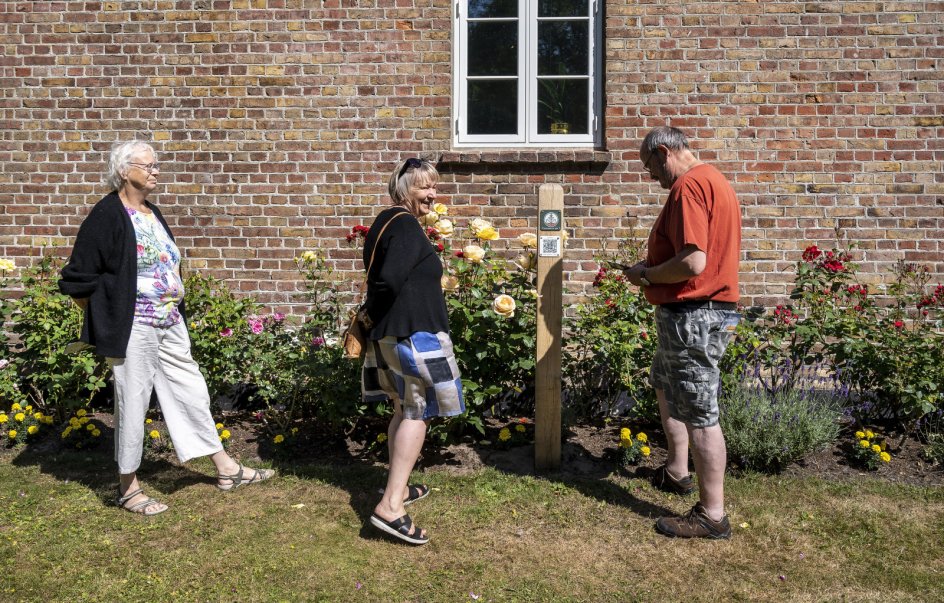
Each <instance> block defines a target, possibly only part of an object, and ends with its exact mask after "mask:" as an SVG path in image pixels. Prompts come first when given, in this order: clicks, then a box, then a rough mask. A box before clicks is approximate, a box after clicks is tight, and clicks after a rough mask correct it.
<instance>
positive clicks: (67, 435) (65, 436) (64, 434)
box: [62, 425, 72, 438]
mask: <svg viewBox="0 0 944 603" xmlns="http://www.w3.org/2000/svg"><path fill="white" fill-rule="evenodd" d="M70 433H72V426H71V425H70V426H68V427H66V428H65V431H63V432H62V437H63V438H67V437H69V434H70Z"/></svg>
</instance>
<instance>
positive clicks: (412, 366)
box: [361, 332, 465, 420]
mask: <svg viewBox="0 0 944 603" xmlns="http://www.w3.org/2000/svg"><path fill="white" fill-rule="evenodd" d="M361 391H362V392H363V395H364V400H365V401H366V402H379V401H383V400H387V399H398V400H400V406H401V408H402V409H403V416H404V418H407V419H419V420H426V419H431V418H433V417H452V416H455V415H461V414H462V413H463V412H465V402H463V400H462V379H461V377H460V376H459V367H458V365H456V358H455V356H454V355H453V352H452V340H451V339H449V334H448V333H443V332H439V333H435V334H434V333H425V332H419V333H414V334H413V335H411V336H410V337H393V336H391V337H384V338H383V339H381V340H379V341H368V343H367V349H366V350H365V353H364V368H363V370H362V373H361Z"/></svg>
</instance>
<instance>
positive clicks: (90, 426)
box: [85, 423, 95, 431]
mask: <svg viewBox="0 0 944 603" xmlns="http://www.w3.org/2000/svg"><path fill="white" fill-rule="evenodd" d="M85 428H86V429H87V430H89V431H95V423H89V424H88V425H86V426H85Z"/></svg>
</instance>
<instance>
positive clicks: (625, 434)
mask: <svg viewBox="0 0 944 603" xmlns="http://www.w3.org/2000/svg"><path fill="white" fill-rule="evenodd" d="M632 435H633V432H631V431H630V430H629V427H624V428H622V429H620V439H621V440H628V439H629V438H631V437H632Z"/></svg>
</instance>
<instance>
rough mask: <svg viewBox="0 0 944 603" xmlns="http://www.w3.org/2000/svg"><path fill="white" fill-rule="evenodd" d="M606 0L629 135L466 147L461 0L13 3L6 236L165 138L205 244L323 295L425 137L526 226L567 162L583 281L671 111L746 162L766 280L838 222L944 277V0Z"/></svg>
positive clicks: (7, 26)
mask: <svg viewBox="0 0 944 603" xmlns="http://www.w3.org/2000/svg"><path fill="white" fill-rule="evenodd" d="M606 5H607V6H606V28H605V29H606V41H605V48H606V61H605V69H606V85H605V93H606V104H607V108H606V132H605V139H606V142H605V147H606V148H605V151H606V152H604V153H601V152H597V153H593V152H576V153H575V152H573V151H568V152H562V153H553V152H541V153H538V152H524V153H509V152H504V153H502V152H491V153H474V152H470V151H467V150H463V151H462V152H456V151H453V150H451V131H450V125H451V112H452V110H451V99H450V95H451V83H452V78H451V68H452V56H451V53H452V42H451V37H452V35H451V27H452V21H451V10H452V2H451V0H358V1H353V0H324V1H310V0H304V1H303V0H272V1H265V0H235V1H233V2H222V1H210V0H202V1H177V2H174V1H170V0H167V1H164V0H154V1H150V0H149V1H141V2H102V3H99V2H34V1H23V2H4V3H2V4H0V39H2V44H3V49H4V53H3V55H2V58H0V82H2V85H0V199H2V204H0V256H2V257H11V258H14V259H17V260H18V263H20V264H22V263H25V261H26V259H25V258H26V257H28V256H35V255H36V254H37V249H36V245H37V244H38V242H40V241H42V240H53V241H56V242H59V243H61V244H63V245H64V246H65V248H64V249H63V251H62V252H63V253H67V249H68V245H69V244H70V243H71V241H72V237H73V236H74V235H75V232H76V230H77V227H78V224H79V223H80V222H81V220H82V217H83V216H84V215H85V213H86V212H87V211H88V208H89V207H90V206H91V204H93V203H94V202H95V201H97V200H98V199H99V198H100V197H101V196H102V195H103V194H104V193H105V192H106V191H105V190H104V188H103V186H102V185H101V184H100V173H101V168H102V165H103V159H104V157H105V156H106V154H107V151H108V149H109V147H110V146H111V144H112V142H114V141H115V140H125V139H129V138H131V137H140V138H147V139H151V140H153V141H154V144H155V146H156V148H157V149H158V152H159V155H160V161H161V164H162V176H161V180H162V182H163V183H164V184H163V187H162V189H160V190H159V193H158V194H156V195H155V197H154V200H155V201H156V202H158V203H159V204H160V205H161V207H162V208H163V211H164V213H165V215H166V216H167V217H168V218H169V222H170V223H171V226H172V227H173V228H174V230H175V234H176V235H177V237H178V240H179V242H180V244H181V246H182V247H183V248H184V251H185V255H186V257H187V259H188V261H189V266H190V269H208V270H210V271H212V273H213V274H215V275H216V276H219V277H222V278H226V279H228V280H229V281H230V283H231V284H232V285H233V286H234V287H236V288H238V289H240V290H242V291H244V292H247V293H253V294H255V295H257V296H258V297H259V298H260V299H262V300H264V301H268V302H273V303H277V304H279V305H282V306H288V305H291V304H293V303H295V302H297V301H299V298H298V297H297V296H296V295H295V293H297V292H298V291H299V289H300V287H299V283H298V282H297V279H296V277H297V273H296V272H295V266H294V262H293V258H294V257H295V256H296V255H297V254H298V253H299V252H300V251H301V250H304V249H308V248H315V247H319V248H325V247H327V248H329V251H328V253H329V255H330V257H332V258H334V259H335V260H336V267H337V268H339V269H340V270H352V269H354V268H355V261H354V258H355V257H356V256H357V253H356V252H355V251H354V250H352V249H350V248H348V247H347V245H346V243H344V241H343V237H344V235H345V234H346V233H347V232H348V231H349V229H350V227H351V226H352V225H354V224H358V223H362V222H368V221H369V219H370V217H371V216H372V215H374V214H375V213H377V211H379V209H380V208H381V207H382V206H384V205H386V204H387V203H388V201H387V199H386V198H385V190H386V178H387V174H388V172H389V170H390V169H391V167H392V165H393V163H394V162H395V161H397V160H398V159H400V158H402V157H404V156H411V155H417V154H423V155H424V156H427V157H431V158H436V159H439V160H441V168H442V169H441V171H442V175H443V186H442V192H443V193H444V197H445V198H444V199H443V200H444V201H446V202H447V203H449V204H450V205H452V207H453V213H454V214H458V215H459V216H478V215H484V216H485V217H488V218H490V219H493V220H494V221H495V223H496V225H497V226H499V227H500V228H501V229H502V234H503V236H505V235H516V234H518V233H519V232H521V231H522V230H524V229H526V228H528V227H531V228H533V227H534V226H535V213H536V202H537V197H536V194H537V188H538V186H539V185H540V184H542V183H544V182H559V183H561V184H563V186H564V189H565V195H566V197H565V199H566V201H565V202H566V206H567V210H566V216H567V219H568V224H567V226H568V227H569V228H570V229H571V231H572V234H573V239H572V240H571V243H570V247H569V250H568V254H569V261H568V263H567V268H568V269H569V274H570V276H571V279H572V280H573V281H574V282H575V285H574V287H573V288H574V289H575V290H579V288H580V287H581V284H582V283H583V284H585V283H586V282H587V281H588V280H589V279H590V278H592V273H593V271H594V270H595V264H594V263H593V262H592V257H593V254H594V252H595V250H596V249H598V248H599V247H600V246H601V244H602V242H603V241H605V240H606V239H607V238H610V240H613V239H612V237H614V236H622V235H626V234H628V233H630V232H631V230H632V228H633V224H634V221H633V220H631V219H630V218H636V217H638V219H639V223H638V227H637V230H638V231H639V232H640V233H643V234H644V232H645V229H646V227H647V226H648V225H649V224H650V223H651V220H652V218H654V216H655V214H656V212H657V211H658V208H659V204H660V203H661V200H662V198H663V195H664V193H663V191H661V190H660V189H659V188H658V186H657V185H655V184H654V183H650V182H649V181H647V180H646V179H645V178H643V173H642V170H641V166H640V165H639V162H638V153H637V149H638V145H639V141H640V139H641V137H642V136H643V135H644V134H645V132H646V131H648V129H649V128H651V127H653V126H656V125H662V124H665V123H669V124H671V125H675V126H678V127H681V128H683V129H684V130H685V131H686V132H688V133H689V135H690V137H691V138H692V139H693V146H694V147H695V150H696V152H697V154H698V155H699V157H700V158H702V159H704V160H707V161H710V162H712V163H714V164H715V165H716V166H718V167H719V168H720V169H721V170H722V171H723V172H724V173H726V174H727V175H729V177H730V178H731V179H732V180H733V181H734V182H735V186H736V189H737V191H738V193H739V196H740V199H741V201H742V204H743V206H744V226H745V230H744V263H743V272H744V274H743V281H744V293H745V294H746V295H747V296H748V298H749V299H750V300H752V301H756V302H771V301H774V300H776V299H778V298H780V297H782V296H783V295H784V294H785V293H786V292H787V288H788V283H789V282H790V280H791V278H790V274H789V269H790V267H791V265H792V263H793V262H794V261H795V260H796V259H797V258H798V256H799V252H800V250H802V248H803V247H805V246H806V245H807V244H809V243H817V244H819V245H820V246H823V245H828V244H829V242H830V240H831V238H832V236H833V229H834V227H837V226H839V227H841V228H843V229H844V230H845V231H846V233H847V234H848V235H849V236H850V237H851V238H854V239H856V240H858V241H860V243H861V245H860V250H861V251H860V257H861V258H862V260H863V261H862V269H863V271H864V273H865V276H866V278H868V279H869V280H870V281H872V282H879V281H880V280H881V279H882V278H884V277H885V275H886V274H887V269H888V268H889V266H890V265H891V263H893V262H894V261H895V260H896V259H899V258H905V259H908V260H909V261H916V262H921V263H925V264H929V265H930V266H931V268H932V270H933V271H934V273H935V276H936V278H937V280H944V276H941V275H942V274H944V247H942V245H944V243H942V240H944V236H942V235H944V221H942V214H944V170H942V165H944V143H942V134H944V76H942V72H944V50H942V48H944V13H942V9H944V4H942V3H932V2H912V3H896V2H874V3H863V2H821V3H802V2H792V1H791V2H786V1H782V2H777V1H773V2H771V1H765V2H701V3H689V2H684V3H679V2H659V1H652V2H633V1H631V0H630V1H627V0H619V1H615V0H607V2H606ZM350 6H357V8H348V7H350ZM458 222H459V223H460V225H461V224H462V223H463V222H464V220H463V218H461V217H460V218H459V220H458ZM356 265H357V266H358V267H359V262H357V264H356Z"/></svg>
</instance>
